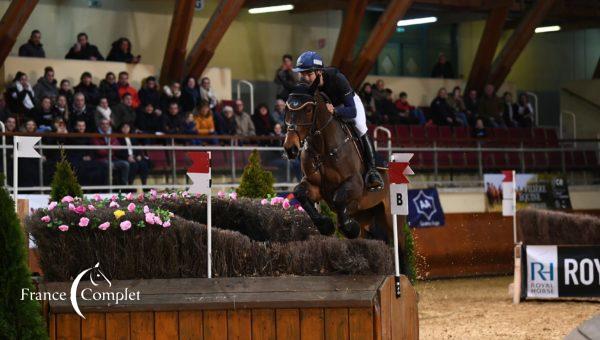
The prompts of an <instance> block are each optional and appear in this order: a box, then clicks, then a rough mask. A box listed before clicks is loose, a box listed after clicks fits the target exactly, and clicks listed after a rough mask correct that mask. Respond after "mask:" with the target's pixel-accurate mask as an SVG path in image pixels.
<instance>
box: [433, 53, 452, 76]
mask: <svg viewBox="0 0 600 340" xmlns="http://www.w3.org/2000/svg"><path fill="white" fill-rule="evenodd" d="M431 77H432V78H454V70H453V69H452V65H451V64H450V62H449V61H448V60H447V59H446V55H445V54H444V53H440V55H439V57H438V62H437V63H436V64H435V65H434V66H433V71H431Z"/></svg>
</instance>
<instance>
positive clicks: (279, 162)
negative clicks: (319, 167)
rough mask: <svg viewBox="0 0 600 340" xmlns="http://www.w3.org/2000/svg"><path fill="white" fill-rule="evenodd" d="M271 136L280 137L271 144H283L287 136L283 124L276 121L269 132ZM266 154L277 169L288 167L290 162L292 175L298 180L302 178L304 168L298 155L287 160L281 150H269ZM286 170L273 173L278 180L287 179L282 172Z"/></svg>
mask: <svg viewBox="0 0 600 340" xmlns="http://www.w3.org/2000/svg"><path fill="white" fill-rule="evenodd" d="M269 136H272V137H277V138H278V139H273V140H272V141H271V143H270V144H271V146H282V145H283V139H284V138H285V133H284V132H283V127H282V125H281V124H279V123H276V124H275V126H273V131H272V132H271V133H270V134H269ZM266 154H267V162H268V163H269V165H270V166H272V167H274V168H276V169H286V167H287V166H288V164H289V166H290V170H291V174H292V176H294V177H295V178H296V179H297V180H298V181H299V180H301V179H302V169H301V166H300V157H298V158H296V159H291V160H287V159H283V158H282V157H281V152H279V151H267V152H266ZM284 172H285V171H276V172H274V173H273V175H275V176H276V178H277V181H278V182H285V181H287V178H286V176H281V174H282V173H284Z"/></svg>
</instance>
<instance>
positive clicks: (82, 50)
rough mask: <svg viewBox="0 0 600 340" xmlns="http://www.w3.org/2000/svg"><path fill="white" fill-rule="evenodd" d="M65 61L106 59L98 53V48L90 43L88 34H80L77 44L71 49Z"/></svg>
mask: <svg viewBox="0 0 600 340" xmlns="http://www.w3.org/2000/svg"><path fill="white" fill-rule="evenodd" d="M65 59H79V60H104V57H102V54H100V52H99V51H98V47H96V46H94V45H92V44H90V43H89V42H88V36H87V34H86V33H79V34H78V35H77V42H76V43H75V45H73V47H71V49H70V50H69V53H67V55H66V56H65Z"/></svg>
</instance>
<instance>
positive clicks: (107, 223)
mask: <svg viewBox="0 0 600 340" xmlns="http://www.w3.org/2000/svg"><path fill="white" fill-rule="evenodd" d="M108 227H110V223H109V222H104V223H102V224H101V225H99V226H98V229H100V230H106V229H108Z"/></svg>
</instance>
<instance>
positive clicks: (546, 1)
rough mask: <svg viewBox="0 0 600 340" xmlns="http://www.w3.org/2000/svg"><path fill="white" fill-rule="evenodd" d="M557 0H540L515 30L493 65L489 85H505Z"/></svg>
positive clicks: (496, 86) (497, 86)
mask: <svg viewBox="0 0 600 340" xmlns="http://www.w3.org/2000/svg"><path fill="white" fill-rule="evenodd" d="M555 2H556V0H538V1H537V2H536V3H535V5H534V6H533V7H531V8H530V9H529V11H528V12H527V14H526V15H525V17H523V18H522V19H521V21H520V22H519V25H518V26H517V28H516V29H515V30H514V32H513V33H512V35H511V36H510V38H509V39H508V41H507V42H506V44H505V45H504V47H503V48H502V51H500V53H499V54H498V56H497V57H496V59H495V60H494V63H493V65H492V71H491V73H490V77H489V78H488V81H487V82H488V83H489V84H492V85H494V87H495V88H496V89H498V88H499V87H500V85H502V83H504V80H505V79H506V77H507V76H508V74H509V73H510V70H511V68H512V66H513V65H514V63H515V62H516V61H517V59H518V58H519V56H520V55H521V52H523V50H524V49H525V46H527V43H529V40H531V38H532V37H533V34H534V31H535V28H536V27H538V25H539V24H540V23H541V22H542V21H543V20H544V18H545V17H546V15H547V14H548V12H549V11H550V9H552V6H554V4H555Z"/></svg>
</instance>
